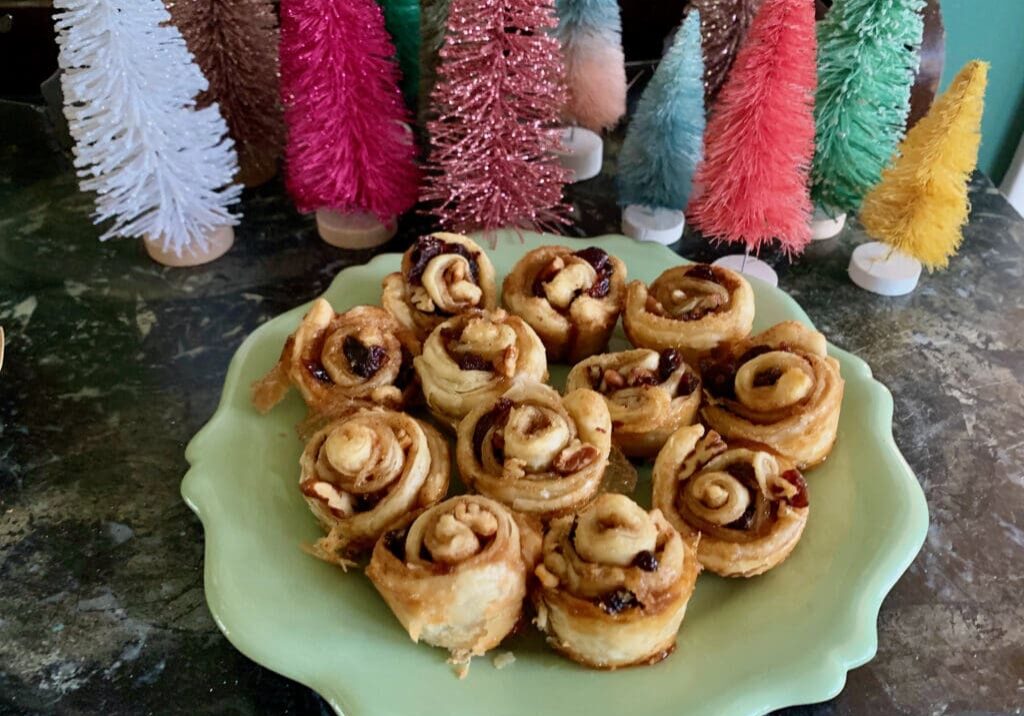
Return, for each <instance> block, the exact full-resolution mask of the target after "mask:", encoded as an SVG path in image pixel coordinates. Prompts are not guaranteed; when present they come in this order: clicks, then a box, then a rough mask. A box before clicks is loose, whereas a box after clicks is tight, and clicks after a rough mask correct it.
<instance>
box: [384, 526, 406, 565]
mask: <svg viewBox="0 0 1024 716" xmlns="http://www.w3.org/2000/svg"><path fill="white" fill-rule="evenodd" d="M408 534H409V528H408V527H406V528H405V529H401V530H391V531H390V532H386V533H385V534H384V547H385V548H386V549H387V551H388V552H390V553H391V554H393V555H395V556H396V557H398V559H400V560H402V561H405V538H406V536H407V535H408Z"/></svg>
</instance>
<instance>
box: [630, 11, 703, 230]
mask: <svg viewBox="0 0 1024 716" xmlns="http://www.w3.org/2000/svg"><path fill="white" fill-rule="evenodd" d="M703 142H704V59H703V55H702V53H701V36H700V15H699V13H698V12H697V11H696V10H691V11H690V13H689V14H688V15H687V17H686V20H685V21H684V22H683V26H682V28H681V29H680V30H679V32H678V33H677V34H676V37H675V40H674V42H673V43H672V46H671V47H670V48H669V50H668V52H667V53H666V54H665V57H664V58H663V59H662V60H661V63H660V64H659V65H658V69H657V70H656V71H655V73H654V77H653V78H652V79H651V81H650V83H649V84H648V85H647V88H646V89H645V90H644V93H643V95H642V96H641V98H640V103H639V105H638V106H637V109H636V113H635V114H634V116H633V119H632V121H631V122H630V125H629V129H628V131H627V132H626V139H625V142H624V143H623V145H622V151H621V152H620V153H619V171H618V189H619V204H620V205H621V206H622V207H623V212H622V228H623V233H625V234H627V235H629V236H632V237H633V238H635V239H639V240H642V241H658V242H660V243H672V242H673V241H676V240H678V239H679V238H680V237H681V236H682V234H683V223H684V222H683V212H682V209H683V208H684V207H685V206H686V204H687V202H688V201H689V196H690V188H691V185H692V183H693V175H694V172H695V171H696V169H697V165H698V164H699V163H700V160H701V156H702V152H703Z"/></svg>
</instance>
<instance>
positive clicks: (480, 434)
mask: <svg viewBox="0 0 1024 716" xmlns="http://www.w3.org/2000/svg"><path fill="white" fill-rule="evenodd" d="M510 412H512V401H511V400H509V399H508V398H498V400H497V402H495V403H494V407H493V408H491V410H490V412H489V413H487V414H485V415H483V416H481V417H480V420H479V421H478V422H477V424H476V428H475V429H474V430H473V447H474V448H475V449H476V452H477V453H479V452H480V446H481V445H483V442H484V436H485V435H487V431H488V430H490V429H491V428H493V427H498V426H501V425H504V424H505V423H506V422H507V421H508V414H509V413H510Z"/></svg>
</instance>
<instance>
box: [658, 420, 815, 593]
mask: <svg viewBox="0 0 1024 716" xmlns="http://www.w3.org/2000/svg"><path fill="white" fill-rule="evenodd" d="M653 480H654V489H653V495H654V506H655V507H657V508H658V509H659V510H661V511H662V513H663V514H664V515H665V516H666V517H667V518H668V520H669V522H671V523H672V525H673V526H674V527H675V528H676V529H677V530H679V532H680V534H682V535H683V537H684V538H688V537H696V536H697V535H698V534H699V535H700V541H699V542H698V544H697V558H698V559H699V560H700V563H701V564H702V565H704V567H705V568H707V569H710V570H711V571H712V572H714V573H715V574H720V575H722V576H723V577H753V576H754V575H757V574H762V573H763V572H766V571H768V570H769V569H771V568H772V567H774V566H776V565H778V564H779V563H781V562H782V561H783V560H784V559H786V557H788V556H789V553H790V552H792V551H793V548H794V547H795V546H796V543H797V542H798V541H799V539H800V535H801V534H803V531H804V525H806V524H807V514H808V512H809V510H810V507H809V506H808V501H807V483H806V482H804V478H803V476H802V475H801V474H800V473H799V471H797V470H796V469H794V468H793V465H792V463H790V462H789V461H787V460H786V459H785V458H781V457H778V456H777V455H774V454H772V453H770V452H768V451H766V450H762V449H758V448H757V447H754V446H753V445H751V444H742V446H739V445H733V446H727V445H726V444H725V442H723V440H722V438H721V437H720V436H719V435H718V433H716V432H715V431H714V430H712V431H710V432H708V433H707V434H706V435H705V434H704V427H703V426H702V425H691V426H688V427H683V428H680V429H679V430H678V431H677V432H676V433H674V434H673V435H672V437H670V438H669V440H668V442H667V443H665V447H664V449H663V450H662V451H661V452H660V453H659V454H658V459H657V461H655V463H654V474H653Z"/></svg>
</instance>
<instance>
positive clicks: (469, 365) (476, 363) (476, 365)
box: [455, 353, 494, 370]
mask: <svg viewBox="0 0 1024 716" xmlns="http://www.w3.org/2000/svg"><path fill="white" fill-rule="evenodd" d="M455 362H456V363H458V364H459V368H460V369H461V370H494V364H492V363H491V362H490V361H489V360H487V359H486V358H483V357H481V356H478V355H477V354H476V353H462V354H460V355H459V357H458V358H456V359H455Z"/></svg>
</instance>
